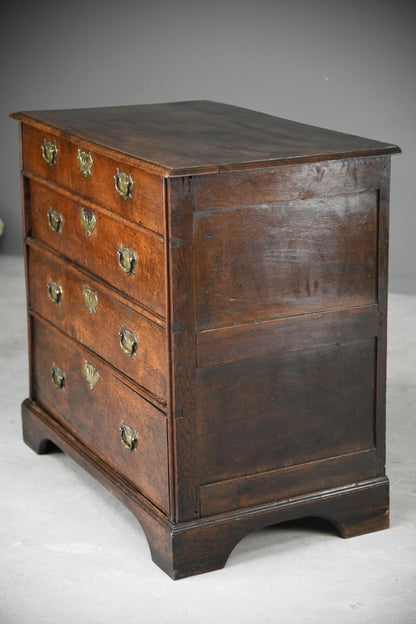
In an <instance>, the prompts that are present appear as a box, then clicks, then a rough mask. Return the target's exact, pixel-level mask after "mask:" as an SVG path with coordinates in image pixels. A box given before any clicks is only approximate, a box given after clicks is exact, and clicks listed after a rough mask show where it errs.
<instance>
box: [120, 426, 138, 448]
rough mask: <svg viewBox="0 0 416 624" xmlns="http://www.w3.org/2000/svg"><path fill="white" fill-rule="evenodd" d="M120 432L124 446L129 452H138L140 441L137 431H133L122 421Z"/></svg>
mask: <svg viewBox="0 0 416 624" xmlns="http://www.w3.org/2000/svg"><path fill="white" fill-rule="evenodd" d="M119 432H120V437H121V443H122V445H123V446H124V447H125V448H126V449H128V450H129V451H137V443H138V441H139V438H138V435H137V429H133V428H132V427H130V426H129V425H126V423H125V422H124V420H122V421H121V427H120V429H119Z"/></svg>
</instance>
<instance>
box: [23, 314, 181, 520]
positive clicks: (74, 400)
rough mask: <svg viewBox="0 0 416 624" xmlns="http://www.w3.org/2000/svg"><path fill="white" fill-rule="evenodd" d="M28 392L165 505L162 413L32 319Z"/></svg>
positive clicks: (150, 496) (103, 457)
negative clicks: (31, 359)
mask: <svg viewBox="0 0 416 624" xmlns="http://www.w3.org/2000/svg"><path fill="white" fill-rule="evenodd" d="M32 323H33V324H32V332H33V333H32V336H33V394H34V399H35V400H36V402H37V403H38V404H39V405H41V406H43V407H44V408H45V409H46V410H47V411H49V412H50V413H51V414H52V415H53V416H55V417H56V418H57V419H58V420H60V421H61V422H63V423H64V424H65V425H66V426H67V427H68V429H69V430H70V431H71V432H72V433H73V434H74V435H75V436H77V437H78V438H79V439H80V440H82V441H83V442H84V443H85V444H86V445H87V446H89V447H90V448H91V449H92V450H93V452H94V453H96V454H97V455H98V456H100V457H101V458H102V459H104V461H105V462H106V463H107V464H109V465H110V466H111V467H112V468H113V469H115V470H117V471H118V472H119V473H120V474H122V475H123V476H125V477H126V478H127V479H129V480H130V481H131V482H132V483H133V484H134V485H135V486H136V487H137V489H139V490H140V491H141V492H142V493H143V494H144V495H145V496H146V497H147V498H149V499H150V500H152V501H153V502H154V503H155V504H156V505H157V506H158V507H159V508H161V509H162V510H163V511H167V510H168V506H169V493H168V458H167V427H166V417H165V415H164V414H163V413H162V412H159V410H157V409H156V408H154V407H153V406H152V405H150V404H149V403H147V401H145V400H144V399H142V398H141V397H140V396H139V395H138V394H137V393H136V392H134V391H133V390H132V389H131V388H130V387H128V386H127V385H125V384H124V383H123V382H122V381H121V380H120V378H118V377H116V376H115V375H114V374H113V373H112V371H111V369H110V368H108V367H107V366H106V365H105V364H104V363H103V362H102V361H100V360H97V359H96V358H94V357H92V356H91V355H90V354H89V353H87V352H85V351H84V350H83V349H82V348H81V347H78V346H75V343H73V342H71V341H69V340H68V339H66V338H64V336H63V335H62V334H60V333H59V334H58V332H57V331H56V330H53V329H52V328H50V326H48V325H47V324H45V323H43V322H41V321H39V320H37V319H32Z"/></svg>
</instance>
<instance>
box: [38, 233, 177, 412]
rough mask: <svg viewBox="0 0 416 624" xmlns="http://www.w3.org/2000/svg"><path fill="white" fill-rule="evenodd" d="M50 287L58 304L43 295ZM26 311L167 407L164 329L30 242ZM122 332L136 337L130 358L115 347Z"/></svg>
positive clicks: (81, 272)
mask: <svg viewBox="0 0 416 624" xmlns="http://www.w3.org/2000/svg"><path fill="white" fill-rule="evenodd" d="M51 281H53V282H55V283H57V284H58V285H59V286H60V287H61V289H62V296H61V298H60V301H59V303H54V302H53V301H52V300H51V299H50V297H49V295H48V288H47V286H48V284H49V283H50V282H51ZM85 287H86V288H88V289H89V290H92V291H93V292H94V293H95V295H96V297H97V301H98V305H97V306H96V308H95V311H94V312H93V313H92V312H90V311H89V309H88V308H87V307H86V305H85V301H84V298H83V290H84V288H85ZM29 305H30V307H31V309H33V310H35V311H36V312H37V313H38V314H40V315H41V316H43V317H44V318H45V319H47V320H48V321H49V322H50V323H52V324H53V325H56V326H57V327H58V328H59V329H61V330H62V331H64V332H65V333H67V334H68V335H69V336H71V337H72V338H74V339H75V340H77V341H78V342H80V343H81V344H83V345H84V346H86V347H88V348H89V349H91V350H92V351H95V352H96V353H97V354H98V355H99V356H101V357H102V358H104V359H105V360H107V362H108V363H110V364H112V365H113V366H115V367H116V368H117V369H118V370H120V371H121V372H123V373H124V374H125V375H127V376H128V377H130V378H131V379H132V380H133V381H134V382H135V383H137V384H138V385H139V386H141V387H143V388H145V389H146V390H148V391H149V392H151V393H152V394H153V395H154V396H155V397H156V398H157V399H158V400H159V402H161V403H162V405H165V404H166V398H167V393H166V379H167V357H168V354H167V346H166V338H165V330H164V327H163V326H160V325H158V324H156V323H154V322H152V321H151V320H150V319H148V318H147V317H146V316H145V315H144V314H143V311H142V310H140V309H138V308H134V307H133V305H132V304H131V302H130V301H128V300H124V301H123V299H121V298H120V299H119V298H118V297H115V296H114V292H113V291H111V290H110V289H108V288H106V287H105V286H104V285H103V284H101V283H99V282H97V281H96V280H94V279H93V278H92V277H91V275H89V274H88V273H87V272H85V271H84V272H83V271H81V270H79V269H78V268H77V267H76V266H74V265H69V264H68V263H65V262H63V261H62V259H61V258H60V257H59V256H57V255H55V254H52V253H50V252H48V251H47V249H44V248H42V247H40V246H39V245H37V244H36V242H34V241H32V242H31V244H30V247H29ZM122 328H125V329H127V330H128V331H130V332H132V333H134V334H135V335H136V338H137V348H136V349H135V352H134V354H133V355H132V356H129V355H128V354H126V353H125V352H124V351H123V350H122V348H121V346H120V331H121V329H122Z"/></svg>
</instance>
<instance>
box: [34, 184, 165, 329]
mask: <svg viewBox="0 0 416 624" xmlns="http://www.w3.org/2000/svg"><path fill="white" fill-rule="evenodd" d="M30 196H31V202H30V205H31V212H32V216H31V220H32V236H33V237H35V238H37V239H38V240H40V241H41V242H42V243H44V244H45V245H47V246H48V247H50V248H51V249H53V250H54V251H56V252H58V253H60V254H62V255H63V256H66V257H67V258H69V259H70V260H72V261H74V262H77V263H78V264H80V265H81V266H84V267H85V268H87V269H88V270H89V271H91V272H92V273H95V274H96V275H98V276H99V277H101V278H102V279H104V280H105V281H107V282H108V283H109V284H111V285H112V286H115V287H116V288H117V289H118V290H120V291H122V292H124V293H127V294H128V295H130V297H132V298H133V299H135V300H136V301H137V302H139V303H141V304H142V305H143V306H145V307H148V308H149V309H150V310H151V311H153V312H156V313H157V314H159V315H160V316H162V317H164V316H165V266H164V256H163V239H161V238H160V237H157V236H155V235H152V234H150V233H149V232H147V231H146V230H144V229H138V228H133V227H130V226H129V225H127V223H126V222H125V221H123V220H122V219H120V218H119V217H116V215H111V216H110V214H109V213H108V212H107V211H105V210H104V209H103V208H100V207H99V206H96V207H94V208H91V206H88V212H90V213H92V214H94V216H95V218H96V220H97V225H96V227H95V229H94V231H93V232H92V234H91V236H88V235H87V233H86V232H85V230H84V229H83V227H82V222H81V210H82V209H83V207H84V206H85V203H84V202H79V201H78V200H77V199H74V198H70V197H67V196H65V195H61V194H60V193H58V192H56V191H52V190H51V189H50V188H48V187H46V186H44V185H43V184H40V183H39V182H35V181H31V185H30ZM51 207H52V208H53V209H54V210H57V211H58V212H59V213H60V214H61V215H62V221H63V223H62V231H61V233H58V234H57V233H56V232H54V231H53V230H51V228H50V227H49V223H48V212H49V210H50V208H51ZM121 246H123V247H125V248H128V249H131V250H134V251H135V253H136V257H137V262H136V266H135V268H134V273H131V274H128V273H126V272H125V271H123V269H122V268H121V267H120V265H119V262H118V253H119V250H120V247H121Z"/></svg>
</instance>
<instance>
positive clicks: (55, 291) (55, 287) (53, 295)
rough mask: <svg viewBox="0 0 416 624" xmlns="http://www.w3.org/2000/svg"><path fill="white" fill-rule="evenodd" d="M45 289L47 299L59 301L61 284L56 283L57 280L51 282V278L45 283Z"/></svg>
mask: <svg viewBox="0 0 416 624" xmlns="http://www.w3.org/2000/svg"><path fill="white" fill-rule="evenodd" d="M46 287H47V289H48V295H49V299H50V300H51V301H52V302H53V303H56V304H58V303H61V299H62V286H61V285H60V284H58V283H57V282H53V281H52V280H51V281H50V282H49V284H47V285H46Z"/></svg>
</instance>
